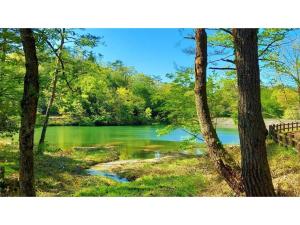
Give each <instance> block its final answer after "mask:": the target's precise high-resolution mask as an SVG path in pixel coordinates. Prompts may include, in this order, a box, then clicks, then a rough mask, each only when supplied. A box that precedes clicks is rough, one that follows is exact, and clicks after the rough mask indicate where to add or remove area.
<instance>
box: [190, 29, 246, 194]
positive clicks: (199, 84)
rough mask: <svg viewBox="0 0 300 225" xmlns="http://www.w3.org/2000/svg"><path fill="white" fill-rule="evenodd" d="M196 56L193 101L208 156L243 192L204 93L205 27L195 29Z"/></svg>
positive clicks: (227, 178)
mask: <svg viewBox="0 0 300 225" xmlns="http://www.w3.org/2000/svg"><path fill="white" fill-rule="evenodd" d="M195 40H196V57H195V103H196V110H197V115H198V120H199V124H200V128H201V133H202V135H203V137H204V139H205V142H206V144H207V148H208V150H209V155H210V158H211V159H212V161H213V163H214V165H215V167H216V169H217V171H218V172H219V174H220V175H221V176H222V177H224V179H225V181H226V182H227V183H228V185H229V186H230V187H231V188H232V189H233V191H234V192H235V193H236V194H237V195H240V194H241V193H242V192H244V187H243V182H242V179H241V172H240V167H239V166H238V165H237V164H236V162H235V161H234V160H233V159H232V157H231V156H230V155H229V154H228V152H226V150H225V149H224V147H223V145H222V143H221V142H220V140H219V138H218V136H217V133H216V130H215V128H214V127H213V124H212V121H211V117H210V112H209V107H208V103H207V93H206V67H207V35H206V32H205V29H196V34H195Z"/></svg>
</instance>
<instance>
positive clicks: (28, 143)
mask: <svg viewBox="0 0 300 225" xmlns="http://www.w3.org/2000/svg"><path fill="white" fill-rule="evenodd" d="M20 33H21V39H22V44H23V49H24V54H25V66H26V73H25V77H24V93H23V99H22V101H21V127H20V133H19V147H20V194H21V195H22V196H35V190H34V169H33V166H34V165H33V161H34V160H33V138H34V126H35V120H36V111H37V104H38V97H39V80H38V60H37V56H36V46H35V40H34V37H33V32H32V29H20Z"/></svg>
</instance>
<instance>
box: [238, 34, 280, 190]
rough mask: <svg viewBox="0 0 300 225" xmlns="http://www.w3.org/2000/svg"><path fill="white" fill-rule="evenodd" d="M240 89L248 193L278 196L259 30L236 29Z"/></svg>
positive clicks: (239, 116)
mask: <svg viewBox="0 0 300 225" xmlns="http://www.w3.org/2000/svg"><path fill="white" fill-rule="evenodd" d="M233 37H234V45H235V57H236V68H237V78H238V79H237V80H238V91H239V108H238V128H239V136H240V142H241V155H242V177H243V181H244V185H245V192H246V195H247V196H275V191H274V187H273V184H272V178H271V174H270V168H269V164H268V160H267V151H266V143H265V140H266V134H267V130H266V127H265V123H264V120H263V117H262V113H261V100H260V73H259V65H258V47H257V29H234V30H233Z"/></svg>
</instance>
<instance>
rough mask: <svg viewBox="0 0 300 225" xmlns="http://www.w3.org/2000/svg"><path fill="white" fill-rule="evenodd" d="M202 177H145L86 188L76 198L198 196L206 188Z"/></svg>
mask: <svg viewBox="0 0 300 225" xmlns="http://www.w3.org/2000/svg"><path fill="white" fill-rule="evenodd" d="M205 186H206V185H205V180H204V177H203V176H202V175H197V176H188V175H186V176H176V175H163V176H143V177H142V178H139V179H137V180H135V181H133V182H129V183H121V184H120V183H115V184H113V185H104V186H103V185H102V186H97V187H90V188H85V189H83V190H81V191H79V192H78V193H76V195H75V196H123V197H127V196H182V197H184V196H196V195H197V193H198V192H200V191H201V190H203V189H204V188H205Z"/></svg>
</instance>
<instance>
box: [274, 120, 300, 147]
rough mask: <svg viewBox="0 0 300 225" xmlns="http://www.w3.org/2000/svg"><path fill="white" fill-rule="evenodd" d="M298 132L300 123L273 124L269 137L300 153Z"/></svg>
mask: <svg viewBox="0 0 300 225" xmlns="http://www.w3.org/2000/svg"><path fill="white" fill-rule="evenodd" d="M296 131H300V123H298V122H293V123H280V124H272V125H270V126H269V136H270V137H271V138H272V139H273V140H274V141H275V142H276V143H278V144H280V145H283V146H286V147H288V146H291V147H294V148H296V149H297V150H298V152H299V153H300V138H298V137H297V136H295V132H296ZM299 136H300V135H299Z"/></svg>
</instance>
